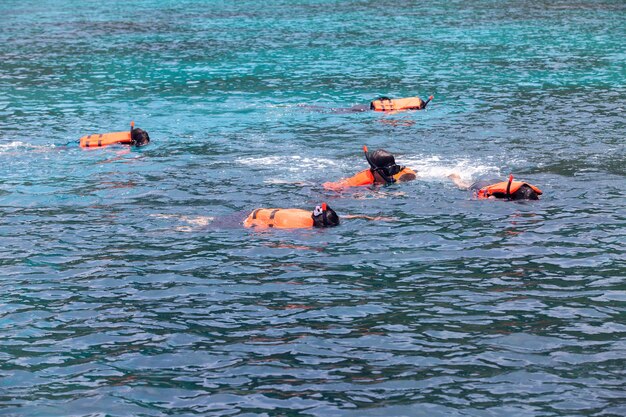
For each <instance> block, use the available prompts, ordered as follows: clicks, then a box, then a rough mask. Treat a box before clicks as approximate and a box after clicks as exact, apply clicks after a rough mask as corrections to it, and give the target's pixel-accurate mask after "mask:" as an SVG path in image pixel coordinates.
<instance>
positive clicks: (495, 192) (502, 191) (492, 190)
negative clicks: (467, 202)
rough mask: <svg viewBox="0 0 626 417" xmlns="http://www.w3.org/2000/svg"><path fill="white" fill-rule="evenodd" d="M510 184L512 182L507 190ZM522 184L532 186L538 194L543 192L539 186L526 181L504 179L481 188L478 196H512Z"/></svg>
mask: <svg viewBox="0 0 626 417" xmlns="http://www.w3.org/2000/svg"><path fill="white" fill-rule="evenodd" d="M509 184H511V186H510V188H509V189H508V192H507V188H508V187H509ZM522 185H526V186H528V187H530V188H531V189H532V190H533V191H534V192H536V193H537V195H541V194H543V192H542V191H541V190H540V189H539V188H537V187H535V186H534V185H531V184H529V183H527V182H524V181H502V182H498V183H496V184H492V185H488V186H486V187H483V188H481V189H480V190H478V193H477V194H476V196H477V197H478V198H489V197H495V198H507V195H509V196H510V195H511V194H513V193H515V192H516V191H517V190H519V189H520V187H521V186H522Z"/></svg>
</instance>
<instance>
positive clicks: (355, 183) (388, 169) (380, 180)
mask: <svg viewBox="0 0 626 417" xmlns="http://www.w3.org/2000/svg"><path fill="white" fill-rule="evenodd" d="M363 151H364V152H365V159H366V160H367V163H368V164H369V166H370V168H369V169H366V170H363V171H361V172H358V173H357V174H355V175H353V176H352V177H350V178H344V179H342V180H340V181H336V182H326V183H324V184H322V185H323V187H324V188H326V189H327V190H334V191H339V190H342V189H345V188H348V187H360V186H364V185H371V184H387V185H389V184H393V183H395V182H404V181H411V180H414V179H415V178H417V174H416V173H415V171H413V170H412V169H410V168H407V167H403V166H400V165H398V164H396V159H395V158H394V156H393V155H392V154H391V153H389V152H387V151H386V150H384V149H377V150H375V151H374V152H369V151H368V150H367V146H364V147H363Z"/></svg>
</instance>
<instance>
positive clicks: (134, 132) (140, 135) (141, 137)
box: [130, 122, 150, 147]
mask: <svg viewBox="0 0 626 417" xmlns="http://www.w3.org/2000/svg"><path fill="white" fill-rule="evenodd" d="M148 143H150V136H148V132H146V131H145V130H142V129H139V128H137V129H135V122H130V145H131V146H136V147H140V146H145V145H147V144H148Z"/></svg>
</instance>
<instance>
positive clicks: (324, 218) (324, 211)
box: [311, 203, 339, 227]
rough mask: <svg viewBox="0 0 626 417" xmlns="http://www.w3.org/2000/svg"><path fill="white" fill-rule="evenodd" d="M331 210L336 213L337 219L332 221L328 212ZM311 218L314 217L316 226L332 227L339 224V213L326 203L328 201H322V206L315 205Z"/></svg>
mask: <svg viewBox="0 0 626 417" xmlns="http://www.w3.org/2000/svg"><path fill="white" fill-rule="evenodd" d="M329 211H331V212H332V213H333V214H334V216H333V217H334V218H335V219H336V220H334V221H332V220H330V219H329V218H328V212H329ZM311 218H312V219H313V226H314V227H332V226H337V225H338V224H339V218H338V217H337V214H336V213H335V212H334V211H333V210H332V209H330V208H329V207H328V205H326V203H322V205H320V206H315V209H314V210H313V213H312V214H311Z"/></svg>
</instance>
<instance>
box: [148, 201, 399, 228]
mask: <svg viewBox="0 0 626 417" xmlns="http://www.w3.org/2000/svg"><path fill="white" fill-rule="evenodd" d="M150 216H151V217H157V218H160V219H177V220H180V221H184V222H185V223H187V224H188V225H189V226H182V227H177V228H176V230H178V231H184V232H190V231H194V230H201V229H203V228H207V227H209V228H216V229H238V228H240V227H245V228H252V229H257V230H264V229H311V228H326V227H334V226H337V225H339V216H338V215H337V213H335V211H334V210H333V209H331V208H330V207H328V205H327V204H326V203H322V204H321V205H319V206H316V207H315V209H314V210H313V211H312V212H311V211H307V210H301V209H293V208H289V209H283V208H258V209H256V210H253V211H252V213H249V212H236V213H231V214H227V215H224V216H219V217H215V216H178V215H168V214H151V215H150ZM342 218H343V219H364V220H374V221H396V220H397V219H396V218H393V217H382V216H367V215H363V214H346V215H343V216H342Z"/></svg>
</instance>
